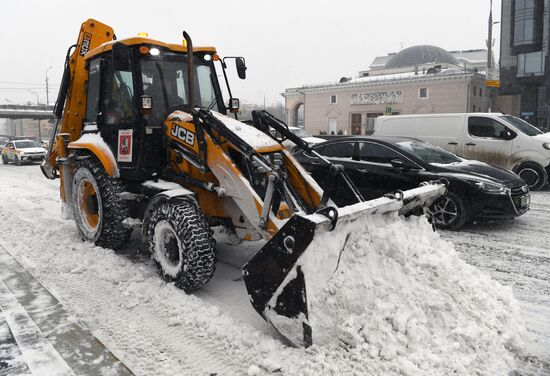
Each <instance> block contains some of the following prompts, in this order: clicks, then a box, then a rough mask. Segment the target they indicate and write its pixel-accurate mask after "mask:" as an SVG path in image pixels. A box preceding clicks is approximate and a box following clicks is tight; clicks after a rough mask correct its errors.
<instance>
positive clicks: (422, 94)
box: [418, 87, 428, 99]
mask: <svg viewBox="0 0 550 376" xmlns="http://www.w3.org/2000/svg"><path fill="white" fill-rule="evenodd" d="M418 98H420V99H426V98H428V88H425V87H423V88H421V89H420V90H419V91H418Z"/></svg>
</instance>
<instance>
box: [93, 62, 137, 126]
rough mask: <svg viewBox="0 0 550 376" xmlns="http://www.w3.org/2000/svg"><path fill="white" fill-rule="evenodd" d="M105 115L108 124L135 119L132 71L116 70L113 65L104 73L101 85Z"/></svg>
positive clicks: (130, 121)
mask: <svg viewBox="0 0 550 376" xmlns="http://www.w3.org/2000/svg"><path fill="white" fill-rule="evenodd" d="M101 92H102V95H101V98H102V100H103V108H102V110H103V117H104V122H105V124H107V125H119V124H128V123H132V122H134V121H135V110H134V101H133V98H134V82H133V74H132V72H131V71H118V70H114V69H113V67H112V66H111V65H109V68H107V72H106V74H104V75H103V80H102V85H101Z"/></svg>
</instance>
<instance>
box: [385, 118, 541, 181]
mask: <svg viewBox="0 0 550 376" xmlns="http://www.w3.org/2000/svg"><path fill="white" fill-rule="evenodd" d="M374 135H375V136H407V137H414V138H418V139H420V140H423V141H426V142H429V143H431V144H433V145H437V146H439V147H441V148H443V149H445V150H448V151H450V152H452V153H454V154H457V155H460V156H462V157H463V158H466V159H475V160H478V161H482V162H486V163H488V164H491V165H494V166H498V167H502V168H505V169H508V170H512V171H514V172H515V173H516V174H518V175H519V176H520V177H521V178H522V179H523V180H524V181H525V182H526V183H527V184H528V185H529V188H530V189H532V190H537V189H540V188H542V187H543V186H544V185H545V184H546V183H547V181H548V175H549V174H550V133H542V132H541V131H540V130H539V129H538V128H535V127H534V126H532V125H531V124H529V123H527V122H526V121H524V120H521V119H518V118H517V117H514V116H511V115H505V114H501V113H479V112H475V113H464V114H426V115H396V116H381V117H379V118H377V119H376V120H375V123H374Z"/></svg>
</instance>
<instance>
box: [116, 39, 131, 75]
mask: <svg viewBox="0 0 550 376" xmlns="http://www.w3.org/2000/svg"><path fill="white" fill-rule="evenodd" d="M112 58H113V67H114V68H115V70H117V71H128V70H130V48H129V47H128V46H127V45H125V44H123V43H120V42H119V43H115V44H113V55H112Z"/></svg>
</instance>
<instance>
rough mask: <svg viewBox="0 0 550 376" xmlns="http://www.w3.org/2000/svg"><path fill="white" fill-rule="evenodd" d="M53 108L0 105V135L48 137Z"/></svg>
mask: <svg viewBox="0 0 550 376" xmlns="http://www.w3.org/2000/svg"><path fill="white" fill-rule="evenodd" d="M53 107H54V106H46V105H34V106H33V105H18V104H6V105H0V119H7V120H5V121H4V126H3V127H2V126H1V124H0V133H5V134H6V135H9V136H25V137H38V138H42V137H48V138H49V134H50V133H51V124H53V119H54V116H53Z"/></svg>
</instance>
